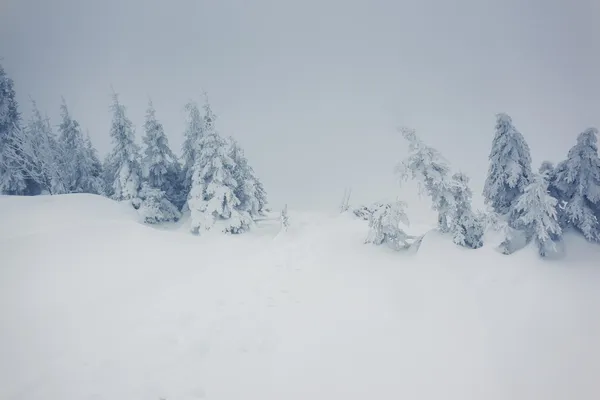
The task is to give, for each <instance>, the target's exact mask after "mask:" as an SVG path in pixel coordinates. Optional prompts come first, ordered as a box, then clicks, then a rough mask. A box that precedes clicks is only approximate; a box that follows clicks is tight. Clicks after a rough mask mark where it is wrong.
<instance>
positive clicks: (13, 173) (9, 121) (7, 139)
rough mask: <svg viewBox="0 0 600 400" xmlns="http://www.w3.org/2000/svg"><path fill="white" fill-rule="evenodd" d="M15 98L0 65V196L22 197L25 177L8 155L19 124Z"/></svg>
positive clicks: (17, 106) (11, 81) (10, 82)
mask: <svg viewBox="0 0 600 400" xmlns="http://www.w3.org/2000/svg"><path fill="white" fill-rule="evenodd" d="M15 97H16V95H15V90H14V83H13V80H12V79H11V78H9V77H8V76H7V75H6V72H5V71H4V68H3V67H2V65H1V64H0V194H12V195H22V194H25V191H26V189H27V183H26V181H25V175H24V174H23V171H22V170H21V168H20V167H19V164H18V163H17V162H15V160H14V159H13V157H12V156H11V154H10V153H11V151H10V146H11V144H12V143H13V138H14V136H15V135H16V134H18V130H19V126H20V123H21V115H20V114H19V110H18V108H19V105H18V103H17V100H16V98H15ZM16 156H19V154H16Z"/></svg>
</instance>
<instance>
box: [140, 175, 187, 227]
mask: <svg viewBox="0 0 600 400" xmlns="http://www.w3.org/2000/svg"><path fill="white" fill-rule="evenodd" d="M138 198H139V204H138V206H137V208H138V213H139V215H140V216H141V217H142V218H143V220H144V222H145V223H147V224H158V223H161V222H174V221H177V220H178V219H179V218H181V212H180V211H179V209H177V207H176V206H175V205H174V204H173V203H172V202H170V201H169V200H168V199H167V197H166V195H165V192H164V191H163V190H161V189H158V188H154V187H152V186H150V184H149V183H148V182H144V183H143V184H142V188H141V190H140V192H139V194H138Z"/></svg>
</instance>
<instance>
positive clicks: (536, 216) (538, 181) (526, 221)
mask: <svg viewBox="0 0 600 400" xmlns="http://www.w3.org/2000/svg"><path fill="white" fill-rule="evenodd" d="M556 204H557V200H556V199H555V198H554V197H552V196H551V195H550V193H549V192H548V175H547V172H544V173H542V174H538V175H535V176H534V177H533V179H532V181H531V183H530V184H529V185H527V187H526V188H525V191H524V193H523V195H521V196H520V197H519V198H518V200H517V203H516V204H515V210H516V212H517V213H518V215H519V217H518V218H517V220H516V225H517V226H518V227H520V228H521V229H523V230H525V231H526V232H527V234H528V236H529V237H533V238H534V240H535V241H536V243H537V245H538V249H539V253H540V255H541V256H542V257H544V256H546V255H547V254H548V253H549V252H551V251H555V250H556V246H555V242H556V241H557V240H559V239H560V235H561V233H562V230H561V228H560V225H559V223H558V218H557V214H556Z"/></svg>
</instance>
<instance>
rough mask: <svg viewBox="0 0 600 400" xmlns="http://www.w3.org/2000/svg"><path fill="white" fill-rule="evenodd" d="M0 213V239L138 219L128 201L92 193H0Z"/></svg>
mask: <svg viewBox="0 0 600 400" xmlns="http://www.w3.org/2000/svg"><path fill="white" fill-rule="evenodd" d="M0 215H1V218H0V221H1V225H0V238H8V237H18V236H23V235H31V234H35V233H56V232H57V231H62V230H65V229H72V228H74V227H82V226H85V225H87V226H89V225H98V224H106V223H111V222H112V223H115V222H117V223H118V222H127V221H139V219H140V218H139V217H138V216H137V213H136V211H135V210H134V209H133V208H132V207H131V203H129V202H122V203H120V202H116V201H114V200H110V199H108V198H106V197H103V196H98V195H94V194H69V195H59V196H34V197H29V196H23V197H21V196H0Z"/></svg>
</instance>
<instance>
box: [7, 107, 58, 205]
mask: <svg viewBox="0 0 600 400" xmlns="http://www.w3.org/2000/svg"><path fill="white" fill-rule="evenodd" d="M61 153H62V152H61V150H60V147H59V145H58V142H57V140H56V137H55V135H54V132H52V127H51V126H50V121H49V119H48V118H47V117H46V118H44V117H42V114H41V112H40V111H39V109H38V108H37V105H36V104H35V102H33V115H32V117H31V118H30V120H29V121H28V123H27V126H26V127H25V129H16V130H15V131H14V132H13V134H12V136H11V137H10V140H9V141H8V142H7V143H5V157H6V158H7V159H8V160H10V161H11V162H12V163H14V164H15V165H17V166H18V167H19V168H20V169H21V171H22V173H23V175H24V176H25V178H26V182H27V193H28V194H39V193H44V192H47V193H49V194H62V193H66V187H65V179H64V170H63V165H62V163H61V157H60V155H61Z"/></svg>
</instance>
